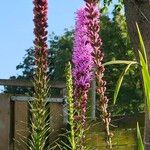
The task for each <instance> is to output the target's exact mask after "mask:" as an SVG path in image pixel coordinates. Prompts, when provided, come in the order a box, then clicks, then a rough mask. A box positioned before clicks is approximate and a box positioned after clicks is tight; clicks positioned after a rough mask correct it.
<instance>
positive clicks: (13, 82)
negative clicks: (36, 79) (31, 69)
mask: <svg viewBox="0 0 150 150" xmlns="http://www.w3.org/2000/svg"><path fill="white" fill-rule="evenodd" d="M0 85H3V86H17V87H33V84H32V82H31V81H29V80H19V79H0ZM50 86H51V87H52V88H65V87H66V85H65V83H63V82H51V83H50Z"/></svg>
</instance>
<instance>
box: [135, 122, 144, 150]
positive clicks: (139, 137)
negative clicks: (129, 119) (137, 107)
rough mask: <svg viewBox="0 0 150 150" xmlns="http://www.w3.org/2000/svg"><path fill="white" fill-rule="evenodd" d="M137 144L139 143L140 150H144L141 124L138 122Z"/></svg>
mask: <svg viewBox="0 0 150 150" xmlns="http://www.w3.org/2000/svg"><path fill="white" fill-rule="evenodd" d="M137 143H138V150H144V145H143V141H142V137H141V132H140V128H139V124H138V122H137Z"/></svg>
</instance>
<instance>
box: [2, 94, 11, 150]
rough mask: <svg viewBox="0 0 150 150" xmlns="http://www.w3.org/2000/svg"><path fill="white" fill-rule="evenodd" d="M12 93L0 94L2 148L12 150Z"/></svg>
mask: <svg viewBox="0 0 150 150" xmlns="http://www.w3.org/2000/svg"><path fill="white" fill-rule="evenodd" d="M9 136H10V95H9V94H7V95H6V94H5V95H4V94H1V95H0V150H10V139H9Z"/></svg>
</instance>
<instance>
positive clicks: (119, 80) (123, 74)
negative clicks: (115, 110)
mask: <svg viewBox="0 0 150 150" xmlns="http://www.w3.org/2000/svg"><path fill="white" fill-rule="evenodd" d="M133 64H135V62H130V63H129V64H128V65H127V67H126V68H125V69H124V70H123V72H122V73H121V75H120V77H119V79H118V81H117V84H116V87H115V91H114V99H113V103H114V104H115V103H116V101H117V97H118V93H119V90H120V87H121V84H122V81H123V79H124V76H125V74H126V73H127V71H128V70H129V68H130V66H131V65H133Z"/></svg>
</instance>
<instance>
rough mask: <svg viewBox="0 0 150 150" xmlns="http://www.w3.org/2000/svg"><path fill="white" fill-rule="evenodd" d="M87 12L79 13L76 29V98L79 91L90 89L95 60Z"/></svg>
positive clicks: (73, 59) (74, 71)
mask: <svg viewBox="0 0 150 150" xmlns="http://www.w3.org/2000/svg"><path fill="white" fill-rule="evenodd" d="M85 15H86V14H85V10H84V9H80V10H78V11H77V18H76V28H75V37H74V48H73V58H72V61H73V65H74V66H73V77H74V86H75V96H77V92H78V91H86V90H88V89H89V87H90V81H91V78H92V72H91V70H92V67H93V58H92V56H91V53H92V51H93V48H92V47H91V45H90V43H88V42H87V41H88V36H87V27H86V23H87V19H86V16H85Z"/></svg>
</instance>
